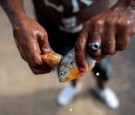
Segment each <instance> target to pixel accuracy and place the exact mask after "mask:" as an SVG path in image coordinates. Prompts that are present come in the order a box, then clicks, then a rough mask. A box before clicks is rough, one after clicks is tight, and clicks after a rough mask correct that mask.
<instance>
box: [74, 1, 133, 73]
mask: <svg viewBox="0 0 135 115" xmlns="http://www.w3.org/2000/svg"><path fill="white" fill-rule="evenodd" d="M122 2H124V1H123V0H119V2H118V3H117V4H116V5H114V6H113V7H112V8H110V9H109V10H107V11H105V12H103V13H101V14H98V15H96V16H94V17H93V18H91V19H90V20H88V21H87V22H86V23H85V24H84V27H83V29H82V31H81V34H80V36H79V38H78V40H77V42H76V45H75V55H76V61H77V64H78V66H79V68H80V70H81V71H87V70H88V63H87V60H86V52H87V53H88V54H89V55H90V56H92V57H94V58H95V59H102V58H104V57H106V56H107V55H113V54H115V53H116V51H122V50H124V49H126V48H127V46H128V43H129V41H130V38H131V35H133V34H134V33H135V9H134V7H132V5H129V4H124V3H122ZM93 42H98V43H101V44H102V45H101V48H100V49H99V50H97V51H96V50H93V49H92V48H91V47H90V44H91V43H93Z"/></svg>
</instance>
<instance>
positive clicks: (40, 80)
mask: <svg viewBox="0 0 135 115" xmlns="http://www.w3.org/2000/svg"><path fill="white" fill-rule="evenodd" d="M24 1H25V9H26V12H27V14H28V15H29V16H30V17H31V18H35V17H34V12H33V7H32V3H31V0H24ZM112 67H113V69H112V72H111V75H110V76H111V79H110V81H109V83H108V84H107V85H108V86H109V87H111V88H112V89H113V90H114V91H115V92H116V93H117V95H118V97H119V99H120V104H121V105H120V107H119V108H118V109H117V110H111V109H109V108H108V107H107V106H106V105H105V104H103V103H102V102H101V101H100V100H99V99H98V98H97V96H96V95H95V94H94V93H93V91H92V87H93V86H94V85H95V80H94V78H93V74H92V73H90V74H89V75H87V76H85V77H83V78H81V79H80V81H81V82H82V84H83V87H82V90H81V92H80V93H79V94H78V96H77V97H76V98H75V99H74V100H73V102H72V103H71V104H69V105H68V106H66V107H60V106H58V105H57V104H56V96H57V94H58V92H59V91H60V89H61V88H62V87H63V86H64V85H67V83H59V81H58V78H57V76H56V72H55V71H54V72H52V73H49V74H46V75H33V74H32V72H31V70H30V69H29V67H28V65H27V63H26V62H24V61H23V60H22V59H21V57H20V54H19V52H18V50H17V48H16V45H15V42H14V38H13V33H12V27H11V24H10V22H9V20H8V18H7V16H6V15H5V13H4V11H3V10H2V8H1V7H0V115H135V40H134V38H133V39H132V40H131V42H130V45H129V47H128V49H127V50H125V51H124V52H119V53H117V54H116V55H115V56H113V57H112Z"/></svg>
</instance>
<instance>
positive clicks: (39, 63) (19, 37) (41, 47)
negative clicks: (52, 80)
mask: <svg viewBox="0 0 135 115" xmlns="http://www.w3.org/2000/svg"><path fill="white" fill-rule="evenodd" d="M13 29H14V30H13V31H14V37H15V41H16V44H17V47H18V49H19V51H20V54H21V57H22V58H23V59H24V60H25V61H26V62H27V63H28V65H29V67H30V68H31V70H32V72H33V73H34V74H44V73H48V72H50V71H51V70H52V68H51V67H50V66H49V65H47V64H46V63H45V62H44V61H43V60H42V58H41V55H44V54H46V53H49V52H53V51H52V49H51V48H50V45H49V42H48V36H47V32H46V31H45V30H44V29H43V28H42V27H41V26H40V25H39V24H38V23H37V22H36V21H34V20H32V19H30V18H27V17H25V18H23V19H21V20H19V21H16V23H15V24H14V25H13Z"/></svg>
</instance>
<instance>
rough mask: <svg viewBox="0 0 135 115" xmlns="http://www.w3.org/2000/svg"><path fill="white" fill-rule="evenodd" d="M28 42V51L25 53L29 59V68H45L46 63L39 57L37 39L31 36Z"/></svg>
mask: <svg viewBox="0 0 135 115" xmlns="http://www.w3.org/2000/svg"><path fill="white" fill-rule="evenodd" d="M29 44H30V45H28V49H29V52H28V53H27V55H28V60H29V61H28V63H29V64H30V65H31V68H32V67H33V68H35V67H36V69H46V68H47V65H46V63H44V62H43V60H42V59H41V55H40V48H39V44H38V41H37V40H36V39H34V38H33V39H32V40H31V41H30V43H29Z"/></svg>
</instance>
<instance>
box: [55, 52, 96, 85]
mask: <svg viewBox="0 0 135 115" xmlns="http://www.w3.org/2000/svg"><path fill="white" fill-rule="evenodd" d="M87 61H88V64H89V71H91V70H92V69H93V67H94V66H95V63H96V60H95V59H93V58H92V57H90V56H89V55H87ZM57 71H58V77H59V81H60V82H66V81H70V80H74V79H78V78H79V77H82V76H84V75H85V74H86V73H87V72H86V73H84V72H81V71H79V69H78V67H77V64H76V61H75V52H74V49H72V50H71V51H69V52H68V53H67V54H66V55H65V56H64V58H63V59H62V60H61V62H60V64H59V66H58V68H57Z"/></svg>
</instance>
